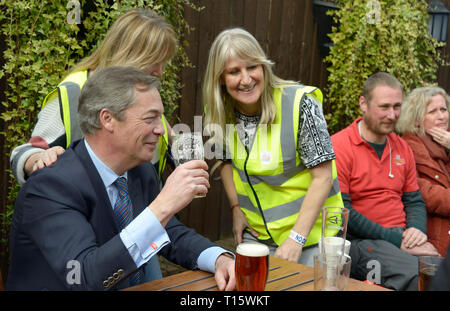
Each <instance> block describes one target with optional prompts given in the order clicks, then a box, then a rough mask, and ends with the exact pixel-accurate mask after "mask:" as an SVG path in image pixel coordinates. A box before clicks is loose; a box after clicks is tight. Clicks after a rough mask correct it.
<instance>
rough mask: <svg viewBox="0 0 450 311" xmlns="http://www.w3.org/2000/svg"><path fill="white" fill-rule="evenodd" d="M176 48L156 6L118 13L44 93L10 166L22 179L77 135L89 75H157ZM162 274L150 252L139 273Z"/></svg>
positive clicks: (163, 146) (161, 153) (162, 149)
mask: <svg viewBox="0 0 450 311" xmlns="http://www.w3.org/2000/svg"><path fill="white" fill-rule="evenodd" d="M176 48H177V39H176V35H175V32H174V31H173V29H172V27H171V26H170V25H169V24H168V23H167V22H166V21H165V19H164V18H163V17H160V16H158V15H157V14H156V13H155V12H153V11H151V10H147V9H134V10H131V11H128V12H126V13H125V14H123V15H122V16H120V17H119V18H118V19H117V20H116V21H115V22H114V24H113V25H112V26H111V28H110V29H109V30H108V32H107V34H106V36H105V38H104V40H103V42H102V43H101V44H100V46H99V47H98V49H97V50H96V51H94V52H93V53H92V55H90V56H89V57H87V58H85V59H83V60H82V61H80V63H79V64H77V65H76V66H75V67H74V68H73V69H72V70H70V71H69V73H68V75H67V76H66V78H65V79H64V80H63V81H62V82H61V83H60V84H59V85H58V86H57V88H56V89H54V90H53V91H52V92H51V93H49V94H48V95H47V97H46V98H45V100H44V103H43V104H42V107H43V108H42V110H41V112H40V113H39V115H38V121H37V124H36V125H35V127H34V129H33V132H32V134H31V136H32V137H31V139H30V140H29V142H28V143H26V144H24V145H21V146H18V147H16V148H14V150H13V151H12V154H11V159H10V160H11V167H12V169H13V173H14V176H15V177H16V179H17V180H18V182H19V183H20V184H23V183H24V182H25V180H26V178H27V177H28V176H29V175H31V173H33V172H34V171H35V170H37V169H41V168H44V167H46V166H49V165H51V164H53V163H54V162H55V161H56V160H57V159H58V157H59V156H60V155H61V154H62V153H64V151H65V148H67V147H68V146H69V145H70V144H71V143H72V142H74V141H76V140H78V139H80V138H82V135H81V130H80V128H79V125H78V117H77V108H78V97H79V95H80V93H81V88H82V87H83V85H84V84H85V82H86V81H87V79H88V77H89V75H92V73H93V72H94V71H95V70H98V69H102V68H106V67H110V66H133V67H137V68H139V69H141V70H143V71H145V72H146V73H148V74H149V75H153V76H157V77H161V75H162V71H163V68H164V66H165V64H166V63H167V62H168V61H169V60H170V59H171V58H172V57H173V56H174V55H175V52H176ZM93 117H94V118H95V116H93ZM163 121H164V122H163V124H164V126H165V129H166V131H165V134H164V136H161V137H160V140H159V143H158V147H157V149H156V150H155V152H154V154H155V156H154V159H153V160H152V162H154V163H155V162H158V161H159V163H158V164H157V165H156V164H155V166H156V167H157V169H158V173H159V174H161V172H162V170H163V169H164V165H165V159H166V150H167V145H168V143H169V141H168V140H169V138H170V136H169V135H168V133H169V132H170V127H169V124H168V123H167V121H166V120H165V118H164V117H163ZM163 140H164V141H163ZM160 176H161V175H160ZM68 178H69V176H68ZM161 277H162V274H161V269H160V267H159V262H158V259H157V256H153V257H152V259H151V260H150V261H149V262H148V264H147V266H146V269H145V276H144V279H145V280H147V281H149V280H152V279H157V278H161Z"/></svg>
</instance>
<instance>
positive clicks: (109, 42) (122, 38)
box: [70, 9, 177, 72]
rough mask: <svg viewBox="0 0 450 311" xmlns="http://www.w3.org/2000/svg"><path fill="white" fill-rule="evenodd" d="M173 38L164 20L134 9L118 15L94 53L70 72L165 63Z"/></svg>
mask: <svg viewBox="0 0 450 311" xmlns="http://www.w3.org/2000/svg"><path fill="white" fill-rule="evenodd" d="M176 48H177V39H176V35H175V32H174V30H173V29H172V27H171V26H170V25H169V24H168V23H167V22H166V20H165V19H164V18H163V17H161V16H159V15H158V14H156V13H155V12H154V11H152V10H149V9H134V10H130V11H128V12H126V13H125V14H124V15H122V16H120V17H119V18H118V19H117V20H116V21H115V22H114V23H113V25H112V26H111V27H110V28H109V30H108V32H107V33H106V36H105V38H104V40H103V42H102V43H101V44H100V46H99V47H98V48H97V49H96V50H95V52H94V53H93V54H92V55H90V56H88V57H87V58H85V59H83V60H82V61H81V62H80V63H78V64H77V65H76V66H75V67H74V68H72V70H71V71H70V72H76V71H81V70H87V69H91V70H96V69H103V68H106V67H109V66H132V67H137V68H139V69H142V70H145V69H146V68H147V67H149V66H151V65H154V64H157V63H165V62H167V61H169V60H170V59H171V58H172V57H173V56H174V55H175V52H176Z"/></svg>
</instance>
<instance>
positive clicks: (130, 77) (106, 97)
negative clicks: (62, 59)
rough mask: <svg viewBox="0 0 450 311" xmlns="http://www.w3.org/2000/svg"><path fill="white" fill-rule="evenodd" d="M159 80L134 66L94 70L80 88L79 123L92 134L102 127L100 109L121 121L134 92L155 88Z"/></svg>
mask: <svg viewBox="0 0 450 311" xmlns="http://www.w3.org/2000/svg"><path fill="white" fill-rule="evenodd" d="M158 87H159V82H158V79H157V78H155V77H153V76H151V75H149V74H147V73H145V72H143V71H142V70H140V69H138V68H135V67H119V66H113V67H108V68H105V69H100V70H96V71H95V72H94V74H93V75H92V76H90V77H89V78H88V80H87V82H86V84H85V85H84V87H83V89H82V90H81V94H80V98H79V104H78V122H79V125H80V129H81V132H82V133H83V134H84V135H92V134H94V133H95V132H96V131H97V130H99V129H100V128H101V124H100V120H99V116H100V111H101V110H102V109H107V110H108V111H110V112H111V113H112V114H113V115H114V117H115V118H117V119H118V120H123V117H124V112H125V110H126V109H127V108H128V107H130V106H132V105H134V103H135V93H136V91H139V92H146V91H148V90H150V89H152V88H158Z"/></svg>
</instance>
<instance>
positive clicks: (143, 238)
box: [84, 139, 233, 273]
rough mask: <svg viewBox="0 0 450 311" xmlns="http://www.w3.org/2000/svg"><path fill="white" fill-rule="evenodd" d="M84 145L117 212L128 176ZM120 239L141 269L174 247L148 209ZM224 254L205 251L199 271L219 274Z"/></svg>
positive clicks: (122, 233)
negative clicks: (122, 182)
mask: <svg viewBox="0 0 450 311" xmlns="http://www.w3.org/2000/svg"><path fill="white" fill-rule="evenodd" d="M84 142H85V145H86V149H87V151H88V153H89V156H90V158H91V159H92V162H93V163H94V165H95V167H96V169H97V171H98V173H99V175H100V177H101V179H102V181H103V184H104V185H105V188H106V192H107V194H108V197H109V200H110V202H111V206H112V207H113V208H114V203H115V202H116V199H117V196H118V191H117V189H116V186H115V185H114V182H115V181H116V179H117V178H119V177H125V178H127V172H125V174H123V175H122V176H119V175H117V174H116V173H115V172H114V171H113V170H112V169H111V168H109V167H108V166H107V165H106V164H105V163H103V162H102V161H101V160H100V159H99V158H98V157H97V156H96V155H95V153H94V152H93V151H92V149H91V147H90V146H89V144H88V142H87V141H86V140H85V139H84ZM120 238H121V239H122V242H123V244H124V245H125V247H126V248H127V249H128V252H129V253H130V255H131V257H132V258H133V260H134V262H135V263H136V266H137V267H138V268H139V267H140V266H142V265H143V264H144V263H146V262H148V261H149V260H150V259H151V258H152V257H153V256H154V255H155V254H157V253H158V251H160V250H161V248H163V247H164V246H166V245H167V244H168V243H170V239H169V236H168V234H167V232H166V230H165V229H164V227H163V226H162V225H161V223H160V222H159V220H158V219H157V218H156V216H155V215H154V214H153V212H152V211H151V210H150V209H149V208H145V209H144V211H142V212H141V213H140V214H139V215H138V216H137V217H136V218H134V219H133V221H132V222H130V223H129V224H128V226H126V227H125V228H124V229H123V230H122V232H120ZM223 253H230V252H228V251H227V250H225V249H223V248H221V247H217V246H214V247H210V248H207V249H205V250H204V251H203V252H202V253H201V254H200V256H199V257H198V259H197V268H198V269H200V270H203V271H208V272H211V273H215V263H216V260H217V257H219V256H220V255H221V254H223ZM230 254H231V253H230ZM232 255H233V254H232Z"/></svg>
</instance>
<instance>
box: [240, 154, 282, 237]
mask: <svg viewBox="0 0 450 311" xmlns="http://www.w3.org/2000/svg"><path fill="white" fill-rule="evenodd" d="M244 148H245V152H246V153H247V158H246V159H245V162H244V172H245V177H247V181H248V184H249V185H250V188H251V189H252V192H253V195H254V196H255V199H256V204H257V205H258V209H259V212H260V213H261V217H262V219H263V222H264V227H265V228H266V232H267V234H268V235H269V236H270V238H271V239H272V241H273V242H274V243H275V240H274V239H273V237H272V235H271V234H270V231H269V228H268V227H267V222H266V219H265V218H264V213H263V210H262V208H261V203H260V202H259V198H258V195H257V194H256V191H255V189H253V185H252V183H251V182H250V177H249V176H248V173H247V162H248V158H249V157H250V152H249V151H248V148H247V146H244Z"/></svg>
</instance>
